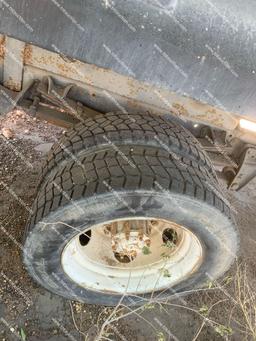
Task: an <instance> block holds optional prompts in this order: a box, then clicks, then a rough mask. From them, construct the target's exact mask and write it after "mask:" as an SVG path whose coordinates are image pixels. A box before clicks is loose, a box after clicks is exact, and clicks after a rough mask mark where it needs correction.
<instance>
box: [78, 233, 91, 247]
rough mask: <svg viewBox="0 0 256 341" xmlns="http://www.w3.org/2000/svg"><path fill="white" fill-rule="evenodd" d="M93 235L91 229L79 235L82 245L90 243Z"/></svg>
mask: <svg viewBox="0 0 256 341" xmlns="http://www.w3.org/2000/svg"><path fill="white" fill-rule="evenodd" d="M91 235H92V232H91V230H89V231H86V232H85V233H83V234H80V236H79V242H80V244H81V245H82V246H85V245H87V244H88V243H89V241H90V239H91Z"/></svg>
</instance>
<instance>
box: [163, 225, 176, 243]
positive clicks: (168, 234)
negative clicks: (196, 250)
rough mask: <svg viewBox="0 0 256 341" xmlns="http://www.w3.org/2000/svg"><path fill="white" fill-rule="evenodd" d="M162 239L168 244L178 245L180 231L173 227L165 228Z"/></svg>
mask: <svg viewBox="0 0 256 341" xmlns="http://www.w3.org/2000/svg"><path fill="white" fill-rule="evenodd" d="M162 239H163V242H164V243H165V244H166V246H172V245H173V246H176V245H177V243H178V233H177V232H176V231H175V230H173V229H165V230H164V231H163V235H162Z"/></svg>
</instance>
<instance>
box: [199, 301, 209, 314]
mask: <svg viewBox="0 0 256 341" xmlns="http://www.w3.org/2000/svg"><path fill="white" fill-rule="evenodd" d="M208 312H209V308H208V307H207V305H206V304H204V305H203V306H202V307H201V308H200V309H199V313H200V314H201V315H204V316H207V315H208Z"/></svg>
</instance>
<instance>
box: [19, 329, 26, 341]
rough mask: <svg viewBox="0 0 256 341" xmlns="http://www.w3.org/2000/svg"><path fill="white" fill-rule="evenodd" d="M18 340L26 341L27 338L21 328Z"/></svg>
mask: <svg viewBox="0 0 256 341" xmlns="http://www.w3.org/2000/svg"><path fill="white" fill-rule="evenodd" d="M20 338H21V340H22V341H26V340H27V337H26V334H25V332H24V330H23V328H20Z"/></svg>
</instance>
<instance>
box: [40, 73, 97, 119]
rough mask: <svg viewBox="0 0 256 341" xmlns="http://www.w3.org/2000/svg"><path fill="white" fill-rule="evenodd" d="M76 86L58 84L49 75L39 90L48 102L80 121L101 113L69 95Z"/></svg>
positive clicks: (41, 83)
mask: <svg viewBox="0 0 256 341" xmlns="http://www.w3.org/2000/svg"><path fill="white" fill-rule="evenodd" d="M74 87H76V85H75V84H68V85H66V86H60V85H57V84H55V82H54V80H53V79H52V77H50V76H48V77H44V78H43V80H42V81H41V82H40V83H39V84H38V86H37V92H38V94H39V95H40V96H41V97H42V98H43V99H44V100H45V101H46V102H49V103H50V104H52V105H54V106H55V107H57V108H59V109H60V110H63V111H64V112H66V113H68V114H70V115H72V116H73V117H74V118H76V119H77V120H78V121H82V120H83V119H84V118H86V117H93V116H95V115H97V114H99V112H98V111H95V110H93V109H90V108H88V107H86V106H84V105H83V104H82V103H80V102H77V101H75V100H74V99H71V98H70V97H68V94H69V92H70V90H71V89H72V88H74Z"/></svg>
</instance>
